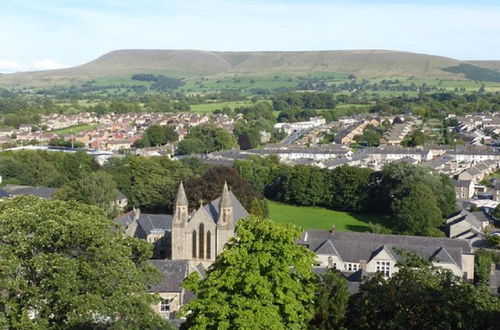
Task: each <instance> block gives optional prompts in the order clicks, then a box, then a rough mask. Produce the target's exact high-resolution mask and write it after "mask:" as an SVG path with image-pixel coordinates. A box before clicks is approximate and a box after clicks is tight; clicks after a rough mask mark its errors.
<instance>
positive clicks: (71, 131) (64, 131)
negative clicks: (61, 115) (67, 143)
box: [51, 124, 98, 134]
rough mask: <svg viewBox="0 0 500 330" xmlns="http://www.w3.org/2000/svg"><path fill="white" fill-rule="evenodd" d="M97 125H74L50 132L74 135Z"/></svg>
mask: <svg viewBox="0 0 500 330" xmlns="http://www.w3.org/2000/svg"><path fill="white" fill-rule="evenodd" d="M97 126H98V124H83V125H75V126H71V127H66V128H61V129H56V130H53V131H51V132H52V133H54V134H76V133H78V132H81V131H88V130H91V129H92V128H94V127H97Z"/></svg>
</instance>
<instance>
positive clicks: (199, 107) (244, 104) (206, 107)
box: [191, 101, 253, 113]
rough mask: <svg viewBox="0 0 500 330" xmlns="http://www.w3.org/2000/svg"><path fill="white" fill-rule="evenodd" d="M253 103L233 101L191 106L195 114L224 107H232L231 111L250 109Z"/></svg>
mask: <svg viewBox="0 0 500 330" xmlns="http://www.w3.org/2000/svg"><path fill="white" fill-rule="evenodd" d="M252 104H253V103H252V101H231V102H216V103H202V104H194V105H191V111H194V112H201V113H203V112H213V111H214V110H217V109H222V108H224V107H230V108H231V109H234V108H238V107H248V106H251V105H252Z"/></svg>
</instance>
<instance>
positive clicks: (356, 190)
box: [233, 157, 456, 236]
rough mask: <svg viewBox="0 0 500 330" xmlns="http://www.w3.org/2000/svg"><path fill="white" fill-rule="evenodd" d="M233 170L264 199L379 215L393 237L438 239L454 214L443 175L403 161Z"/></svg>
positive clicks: (255, 165)
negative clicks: (395, 234) (380, 165)
mask: <svg viewBox="0 0 500 330" xmlns="http://www.w3.org/2000/svg"><path fill="white" fill-rule="evenodd" d="M233 166H234V168H235V169H236V170H237V171H238V173H239V174H240V175H241V176H242V177H244V178H245V179H246V180H247V181H248V182H251V184H252V186H253V187H254V188H255V190H256V191H258V192H260V193H262V194H263V195H264V196H265V197H266V198H268V199H271V200H275V201H279V202H283V203H287V204H292V205H301V206H320V207H326V208H330V209H334V210H339V211H348V212H362V213H378V214H381V215H383V216H385V221H384V223H382V224H381V225H383V226H385V227H387V228H389V229H390V230H392V231H395V232H398V233H405V234H414V235H424V236H426V235H429V236H442V235H443V233H442V232H441V231H440V230H439V228H441V227H442V225H443V224H444V219H445V218H447V217H448V216H450V215H451V214H453V213H454V212H455V210H456V205H455V192H454V188H453V185H452V183H451V181H450V179H449V178H448V177H446V176H444V175H442V174H438V173H433V172H431V171H430V169H428V168H425V167H422V166H417V165H412V164H409V163H406V162H393V163H390V164H388V165H385V166H384V167H383V169H382V170H381V171H373V170H371V169H368V168H358V167H352V166H347V165H344V166H340V167H338V168H335V169H333V170H328V169H321V168H319V167H316V166H309V165H297V166H288V165H284V164H280V163H279V161H278V159H277V158H276V157H267V158H260V157H255V158H252V159H250V160H237V161H235V163H234V165H233ZM378 228H379V230H382V231H384V228H383V227H378Z"/></svg>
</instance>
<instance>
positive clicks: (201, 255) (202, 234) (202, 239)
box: [198, 223, 205, 259]
mask: <svg viewBox="0 0 500 330" xmlns="http://www.w3.org/2000/svg"><path fill="white" fill-rule="evenodd" d="M199 236H200V241H199V242H198V244H199V245H198V246H199V253H198V257H199V258H200V259H203V258H204V255H205V254H204V252H205V226H204V225H203V224H202V223H200V233H199Z"/></svg>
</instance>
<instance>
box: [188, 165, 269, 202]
mask: <svg viewBox="0 0 500 330" xmlns="http://www.w3.org/2000/svg"><path fill="white" fill-rule="evenodd" d="M224 182H227V184H228V186H229V189H231V191H232V192H233V193H234V194H235V196H236V197H237V198H238V200H239V201H240V202H241V204H242V205H243V206H244V207H245V208H246V209H247V210H250V209H251V206H252V200H254V199H255V198H257V199H261V197H262V196H261V195H260V194H259V193H258V192H256V191H255V190H254V189H253V188H252V186H251V185H250V183H248V181H246V180H245V179H244V178H242V177H241V176H239V175H238V172H236V170H235V169H233V168H230V167H225V166H215V167H212V168H210V169H208V170H207V172H206V173H204V174H203V175H202V176H201V177H199V178H193V179H190V180H186V181H185V182H184V187H185V188H186V193H187V196H188V199H189V204H190V206H191V207H192V208H197V207H198V206H199V204H200V201H203V202H205V203H207V202H210V201H212V200H214V199H216V198H218V197H220V194H221V192H222V187H223V186H224Z"/></svg>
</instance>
